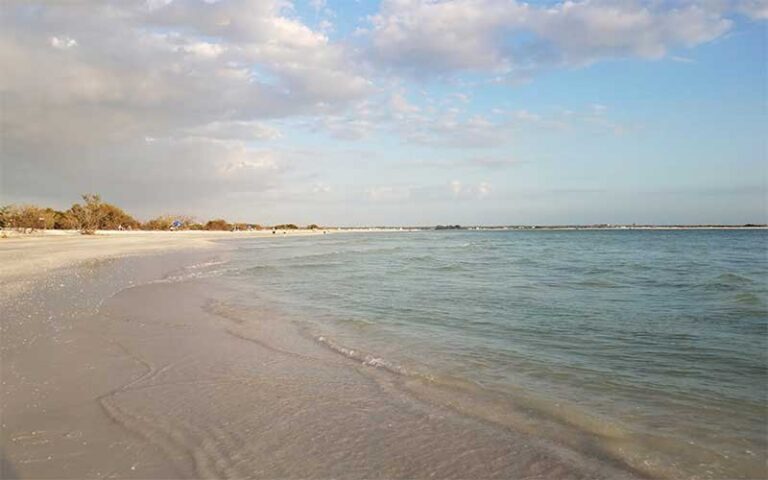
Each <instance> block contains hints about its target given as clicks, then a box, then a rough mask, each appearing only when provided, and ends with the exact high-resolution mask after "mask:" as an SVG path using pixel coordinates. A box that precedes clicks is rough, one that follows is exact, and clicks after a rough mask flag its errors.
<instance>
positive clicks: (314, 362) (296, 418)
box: [0, 233, 630, 478]
mask: <svg viewBox="0 0 768 480" xmlns="http://www.w3.org/2000/svg"><path fill="white" fill-rule="evenodd" d="M270 235H271V233H270ZM213 238H218V237H213V236H209V235H204V234H203V235H199V234H198V235H195V234H187V235H185V234H178V233H162V234H124V235H111V236H109V235H101V236H94V237H79V236H71V237H66V238H51V237H45V236H43V237H31V238H18V239H9V240H4V241H3V242H2V243H0V256H2V265H3V281H4V282H12V283H14V284H16V285H22V286H23V287H18V288H15V289H6V288H3V296H2V300H1V301H2V311H3V322H2V344H1V345H0V346H1V348H2V350H0V355H1V357H2V371H0V374H1V377H2V405H1V407H2V434H1V435H0V438H1V439H2V445H0V452H1V453H2V459H3V463H2V465H3V472H2V473H3V478H16V477H19V478H53V477H55V478H108V477H109V478H181V477H184V478H329V477H338V478H360V477H378V478H427V477H437V478H481V477H488V478H490V477H505V478H509V477H549V478H551V477H559V478H583V477H611V478H616V477H617V476H619V477H624V476H630V474H629V473H627V471H625V470H623V469H621V468H619V467H618V466H610V465H604V464H602V463H600V462H593V461H590V459H588V458H584V457H581V456H579V455H575V454H574V453H573V452H571V451H568V450H567V449H563V448H560V447H556V446H554V445H549V444H547V443H546V442H543V441H542V440H541V439H537V438H536V437H534V436H530V435H527V434H524V433H521V432H515V431H512V430H509V429H504V428H499V427H498V426H495V425H492V424H488V423H487V422H482V421H479V420H477V419H473V418H471V417H468V416H465V415H461V414H458V413H457V412H456V411H454V410H452V409H450V408H447V407H444V406H438V405H436V404H433V403H430V402H424V401H422V400H419V399H418V398H417V397H416V396H413V395H409V394H407V392H406V391H405V390H403V389H402V388H400V387H399V385H398V384H399V383H400V382H402V379H401V378H399V377H397V376H395V375H392V374H390V373H389V372H387V371H386V370H383V369H379V368H376V367H375V366H370V365H365V364H363V363H361V362H358V361H355V360H352V359H349V358H346V357H343V356H340V355H337V354H336V353H334V352H333V351H331V350H329V349H327V348H325V347H324V346H323V345H320V344H318V343H317V342H312V341H309V340H307V339H306V338H305V337H304V336H302V335H301V334H300V332H297V331H295V329H296V327H295V326H293V325H292V324H291V323H290V322H285V321H281V319H280V318H277V317H276V316H275V315H274V313H273V312H269V311H267V310H265V311H262V312H260V315H258V316H257V317H254V316H253V313H252V312H251V311H248V312H239V311H238V309H237V308H234V307H232V306H231V305H230V306H226V305H225V303H226V302H224V300H225V299H226V298H227V296H228V295H230V293H228V292H226V291H217V290H216V288H217V286H216V285H215V283H210V282H208V281H206V280H205V279H197V280H196V279H195V275H194V273H195V271H196V270H197V269H199V268H205V267H206V266H207V265H211V264H215V263H216V262H221V261H223V259H225V258H226V256H227V255H228V249H229V247H227V246H222V245H218V244H215V243H213ZM6 284H7V283H6ZM246 313H247V314H246Z"/></svg>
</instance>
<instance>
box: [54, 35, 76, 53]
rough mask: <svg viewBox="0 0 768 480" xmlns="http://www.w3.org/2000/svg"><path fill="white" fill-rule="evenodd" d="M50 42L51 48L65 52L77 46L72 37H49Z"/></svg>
mask: <svg viewBox="0 0 768 480" xmlns="http://www.w3.org/2000/svg"><path fill="white" fill-rule="evenodd" d="M50 42H51V46H52V47H53V48H58V49H59V50H66V49H68V48H72V47H76V46H77V40H75V39H74V38H72V37H51V39H50Z"/></svg>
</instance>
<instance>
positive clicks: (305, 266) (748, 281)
mask: <svg viewBox="0 0 768 480" xmlns="http://www.w3.org/2000/svg"><path fill="white" fill-rule="evenodd" d="M767 240H768V232H765V231H581V232H571V231H563V232H556V231H547V232H542V231H534V232H530V231H529V232H520V231H506V232H504V231H502V232H420V233H397V234H370V235H364V234H360V235H329V236H327V237H321V238H317V237H315V238H276V239H269V240H264V239H258V240H250V241H249V240H242V241H241V240H238V241H236V242H232V243H231V245H230V246H234V247H235V251H234V252H233V253H232V255H231V259H230V261H229V262H227V263H225V264H219V265H214V266H210V267H206V271H208V272H209V273H215V274H216V275H218V276H219V281H221V282H224V283H226V284H227V285H228V286H229V287H230V288H233V289H235V290H236V291H237V292H239V293H238V296H237V298H235V299H233V300H232V301H233V302H235V303H237V304H238V305H239V306H240V307H243V306H249V308H252V309H253V310H254V312H255V311H258V310H263V309H266V308H268V309H270V310H274V311H279V312H281V315H284V316H285V317H286V318H292V319H294V320H296V321H297V322H299V323H300V324H301V325H302V326H303V328H304V330H305V331H306V332H307V334H308V335H309V336H311V337H312V338H314V339H315V340H316V341H317V342H318V343H320V344H321V345H323V346H325V347H328V348H329V349H331V350H334V351H336V352H338V353H340V354H342V355H346V356H348V357H351V358H353V359H355V360H358V361H360V362H362V363H366V364H368V365H371V366H375V367H380V368H383V369H385V370H389V371H390V372H393V373H397V374H400V375H404V376H406V377H409V378H413V379H417V380H418V382H415V383H414V384H413V385H412V389H413V392H414V393H419V394H420V395H424V396H427V397H430V396H431V397H430V398H433V399H437V398H438V397H439V398H440V401H442V402H443V403H447V404H450V405H452V406H454V407H456V408H457V409H459V410H461V411H462V412H463V413H465V414H467V415H471V416H475V417H481V418H483V419H484V420H487V421H490V422H495V423H500V424H505V425H508V426H512V427H515V428H518V429H522V430H528V431H532V432H535V433H537V434H540V435H543V436H549V437H551V438H552V439H553V440H555V441H558V442H562V443H564V444H566V445H567V446H569V447H571V448H574V449H577V450H584V451H587V452H588V453H590V454H597V455H602V456H604V457H605V458H610V459H619V460H620V461H621V462H626V463H627V464H628V465H630V466H632V467H633V468H636V469H637V471H639V472H642V473H646V474H648V475H653V476H656V475H659V476H676V477H679V476H686V477H700V478H722V477H764V476H766V474H767V473H768V472H766V438H767V436H768V433H767V432H766V425H767V424H768V423H767V422H768V408H767V406H766V398H767V396H768V387H767V381H768V354H767V353H766V352H767V351H768V349H767V348H766V347H768V343H767V342H768V313H767V311H768V310H767V308H768V274H767V272H768V269H767V268H766V267H768V256H767V255H766V251H767V250H766V245H767V243H766V241H767ZM422 387H425V388H427V389H432V390H430V391H426V390H423V389H422V390H419V389H421V388H422ZM432 387H434V388H439V389H440V393H439V394H437V393H436V391H435V390H434V388H432ZM417 390H418V392H417Z"/></svg>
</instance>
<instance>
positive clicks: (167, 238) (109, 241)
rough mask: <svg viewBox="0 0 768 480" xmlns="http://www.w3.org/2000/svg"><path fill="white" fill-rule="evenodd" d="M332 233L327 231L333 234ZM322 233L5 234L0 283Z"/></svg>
mask: <svg viewBox="0 0 768 480" xmlns="http://www.w3.org/2000/svg"><path fill="white" fill-rule="evenodd" d="M334 231H335V230H329V231H328V232H329V233H331V232H334ZM322 234H323V231H322V230H287V231H285V235H284V234H283V231H278V232H277V233H276V234H274V235H273V234H272V231H271V230H261V231H249V232H209V231H181V232H154V231H122V232H118V231H99V232H97V233H96V235H81V234H80V233H78V232H76V231H60V230H48V231H41V232H36V233H33V234H17V233H15V232H8V231H6V235H8V238H0V282H4V281H9V280H16V279H20V278H21V277H25V276H28V275H34V274H39V273H44V272H46V271H49V270H51V269H55V268H60V267H64V266H67V265H72V264H74V263H78V262H82V261H85V260H91V259H101V258H109V257H118V256H124V255H133V254H140V253H148V252H152V251H162V250H174V249H176V250H178V249H198V248H207V247H211V246H212V244H211V241H212V240H221V239H233V238H249V237H254V238H256V237H275V236H281V237H282V236H296V235H322Z"/></svg>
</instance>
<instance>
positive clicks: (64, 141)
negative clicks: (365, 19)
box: [0, 0, 370, 208]
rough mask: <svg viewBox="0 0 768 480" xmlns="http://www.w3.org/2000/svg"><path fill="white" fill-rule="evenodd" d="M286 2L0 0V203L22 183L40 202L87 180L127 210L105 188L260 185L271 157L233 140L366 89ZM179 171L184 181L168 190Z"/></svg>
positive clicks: (207, 190) (71, 194) (270, 172)
mask: <svg viewBox="0 0 768 480" xmlns="http://www.w3.org/2000/svg"><path fill="white" fill-rule="evenodd" d="M287 7H288V4H287V3H286V2H284V1H283V0H220V1H217V2H207V1H202V0H200V1H194V0H190V1H168V0H165V1H150V2H144V1H138V0H119V1H118V0H114V1H106V2H101V1H98V2H97V1H88V0H80V1H75V2H66V3H51V2H42V1H40V2H34V1H16V0H8V1H7V2H5V3H4V5H3V8H2V9H0V64H2V65H4V66H8V68H4V69H3V75H2V76H0V96H2V103H3V115H1V116H0V131H2V132H3V188H2V195H3V197H4V198H3V200H6V201H18V200H23V198H24V195H25V187H24V185H29V184H30V182H31V183H32V184H36V185H37V187H36V188H35V190H37V191H39V192H44V195H45V196H47V197H48V199H45V198H42V199H41V201H47V200H52V201H56V200H57V199H59V198H67V199H72V198H76V194H77V192H78V191H82V190H93V189H96V188H99V189H101V190H102V191H103V193H105V194H106V195H107V196H109V195H110V194H111V193H114V194H115V195H118V196H121V197H122V198H128V199H129V200H128V202H127V203H126V206H127V207H129V208H130V207H131V205H132V202H135V203H140V202H141V201H142V200H143V199H142V198H138V197H141V196H144V195H141V196H135V195H134V197H133V198H131V195H129V194H130V192H129V191H127V190H125V189H122V188H121V187H120V186H119V185H114V184H113V182H117V181H118V180H120V181H121V182H129V181H131V182H134V183H133V188H134V189H135V188H138V189H140V190H142V191H143V190H145V189H152V188H156V187H159V186H162V192H175V193H178V194H179V195H180V196H182V197H183V196H185V192H189V191H193V190H195V189H196V190H195V191H196V195H197V196H198V197H205V196H206V195H217V194H221V192H228V191H231V190H237V191H246V190H248V189H252V190H259V189H263V188H265V186H266V185H273V184H274V183H275V181H276V179H277V178H278V177H279V176H280V175H282V174H283V173H284V171H285V170H284V169H282V168H276V165H278V164H279V163H280V162H279V161H278V160H276V159H275V158H272V157H270V158H271V159H270V160H267V159H266V158H267V157H264V154H263V152H262V151H261V150H259V149H254V148H255V147H253V146H250V147H249V146H246V142H264V141H269V140H275V139H277V138H279V137H280V132H279V131H278V130H277V129H275V128H274V127H271V126H269V123H271V122H270V120H271V119H275V118H280V117H290V116H295V115H326V114H329V115H330V114H333V113H334V112H337V111H342V110H343V108H344V107H345V106H346V105H348V104H350V103H352V102H354V101H357V100H359V99H360V98H363V97H364V96H365V95H366V94H367V92H368V89H369V88H370V82H369V81H368V80H367V79H366V78H364V77H363V76H362V75H361V74H360V73H358V72H357V71H356V69H355V68H354V66H353V65H351V64H350V63H349V60H348V57H349V55H348V54H347V51H346V49H345V48H346V47H344V46H342V45H340V44H335V43H333V42H331V41H330V40H329V39H328V38H327V37H326V36H325V35H324V34H323V33H320V32H317V31H314V30H312V29H311V28H310V27H308V26H306V25H304V24H303V23H301V21H299V20H297V19H295V18H293V17H291V13H290V9H289V8H287ZM10 66H12V67H10ZM192 172H194V173H192ZM160 179H165V180H163V181H160ZM174 179H175V180H174ZM182 179H183V180H185V181H188V182H189V183H190V186H189V187H188V188H185V189H181V188H180V189H178V190H176V189H175V188H173V185H175V184H176V183H177V182H180V181H181V180H182ZM104 182H106V183H104ZM110 190H111V191H110ZM161 195H162V193H161ZM65 196H66V197H65Z"/></svg>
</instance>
